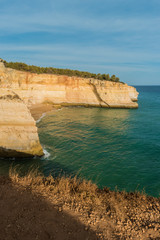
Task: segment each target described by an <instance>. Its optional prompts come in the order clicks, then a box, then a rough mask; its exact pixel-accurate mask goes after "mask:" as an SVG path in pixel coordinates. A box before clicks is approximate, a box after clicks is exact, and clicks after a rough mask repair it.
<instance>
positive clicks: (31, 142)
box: [0, 89, 43, 157]
mask: <svg viewBox="0 0 160 240" xmlns="http://www.w3.org/2000/svg"><path fill="white" fill-rule="evenodd" d="M31 155H38V156H41V155H43V150H42V147H41V145H40V142H39V138H38V134H37V127H36V125H35V121H34V119H33V118H32V116H31V114H30V112H29V110H28V108H27V106H26V105H25V104H24V102H23V101H22V100H21V99H20V98H19V96H18V95H17V94H15V93H14V92H13V91H11V90H7V89H0V157H21V156H23V157H25V156H31Z"/></svg>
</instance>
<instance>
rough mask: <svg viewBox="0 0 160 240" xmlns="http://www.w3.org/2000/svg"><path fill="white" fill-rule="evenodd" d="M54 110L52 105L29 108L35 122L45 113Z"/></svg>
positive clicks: (44, 104) (45, 104)
mask: <svg viewBox="0 0 160 240" xmlns="http://www.w3.org/2000/svg"><path fill="white" fill-rule="evenodd" d="M56 109H57V108H56V107H55V106H54V105H52V104H48V103H41V104H35V105H32V106H31V107H29V110H30V113H31V115H32V117H33V118H34V120H35V121H36V122H37V121H39V120H40V119H41V118H42V116H43V115H44V114H46V113H47V112H51V111H54V110H56Z"/></svg>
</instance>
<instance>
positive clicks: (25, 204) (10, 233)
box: [0, 177, 97, 240]
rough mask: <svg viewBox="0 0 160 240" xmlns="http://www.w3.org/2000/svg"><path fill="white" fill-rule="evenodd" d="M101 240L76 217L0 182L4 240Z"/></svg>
mask: <svg viewBox="0 0 160 240" xmlns="http://www.w3.org/2000/svg"><path fill="white" fill-rule="evenodd" d="M36 239H37V240H38V239H40V240H45V239H46V240H47V239H57V240H67V239H68V240H69V239H70V240H73V239H77V240H78V239H79V240H81V239H84V240H85V239H97V236H96V233H95V232H94V231H92V230H89V231H88V230H86V228H85V225H84V224H82V223H81V222H80V221H78V220H77V219H76V218H75V217H74V215H73V216H72V215H71V214H68V213H67V212H65V211H61V210H60V209H59V206H57V205H54V204H51V203H50V202H49V201H47V200H45V199H44V198H43V197H41V196H38V195H35V194H33V193H32V192H31V191H30V189H27V188H26V189H25V188H21V187H15V186H14V184H13V183H12V182H11V180H10V179H6V178H2V177H1V178H0V240H36Z"/></svg>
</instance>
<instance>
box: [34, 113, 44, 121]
mask: <svg viewBox="0 0 160 240" xmlns="http://www.w3.org/2000/svg"><path fill="white" fill-rule="evenodd" d="M45 116H46V113H43V114H42V116H41V117H40V118H39V119H38V120H37V121H36V123H39V122H40V121H41V120H42V118H44V117H45Z"/></svg>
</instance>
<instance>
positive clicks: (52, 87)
mask: <svg viewBox="0 0 160 240" xmlns="http://www.w3.org/2000/svg"><path fill="white" fill-rule="evenodd" d="M0 87H1V88H9V89H12V90H13V91H14V92H16V93H17V94H18V95H19V96H20V98H21V99H23V100H24V102H25V103H26V104H27V106H32V105H33V104H41V103H44V102H48V103H49V102H50V103H52V104H60V105H75V106H77V105H82V106H97V107H106V108H137V107H138V104H137V102H136V101H137V97H138V93H137V91H136V89H135V88H134V87H131V86H128V85H127V84H123V83H117V82H111V81H101V80H96V79H88V78H87V79H85V78H80V77H69V76H63V75H51V74H34V73H28V72H22V71H17V70H14V69H10V68H5V67H4V65H3V63H0Z"/></svg>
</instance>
